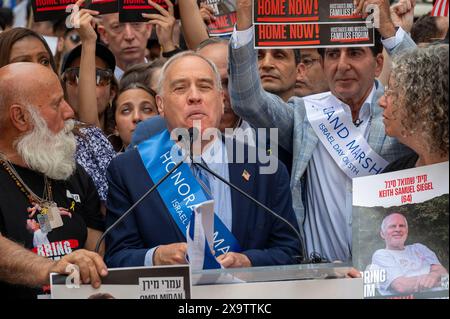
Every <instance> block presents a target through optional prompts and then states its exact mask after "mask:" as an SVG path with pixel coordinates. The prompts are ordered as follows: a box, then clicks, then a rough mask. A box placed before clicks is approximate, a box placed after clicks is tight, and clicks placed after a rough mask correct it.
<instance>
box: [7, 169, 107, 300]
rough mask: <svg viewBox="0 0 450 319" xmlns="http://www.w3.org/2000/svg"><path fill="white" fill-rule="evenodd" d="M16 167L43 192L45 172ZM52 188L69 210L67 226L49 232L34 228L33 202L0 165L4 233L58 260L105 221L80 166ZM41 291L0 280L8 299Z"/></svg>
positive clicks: (55, 197) (64, 216) (60, 204)
mask: <svg viewBox="0 0 450 319" xmlns="http://www.w3.org/2000/svg"><path fill="white" fill-rule="evenodd" d="M14 168H15V169H16V171H17V173H18V174H19V175H20V177H21V178H22V180H23V181H24V182H25V183H26V184H27V186H28V187H29V188H30V189H31V190H32V191H33V192H34V193H35V194H36V195H38V196H42V195H43V193H44V185H45V181H44V176H43V175H42V174H40V173H37V172H34V171H32V170H29V169H26V168H23V167H20V166H16V165H15V166H14ZM51 188H52V193H53V201H54V202H56V203H57V205H58V207H61V208H65V209H66V210H67V211H66V212H65V213H63V214H61V217H62V220H63V223H64V225H63V226H62V227H59V228H56V229H53V230H52V231H51V232H49V233H47V234H45V233H42V232H41V231H40V229H38V230H36V228H35V230H31V227H30V223H37V213H36V214H34V216H30V213H28V212H27V208H29V207H31V206H32V205H31V204H30V202H29V201H28V199H27V197H26V195H25V194H24V193H23V192H22V191H21V190H20V189H19V187H18V186H17V185H16V182H15V181H14V180H13V179H12V177H11V176H10V175H9V173H8V172H7V171H6V170H5V168H4V167H3V165H1V164H0V189H1V192H0V232H1V234H2V235H3V236H4V237H6V238H9V239H11V240H13V241H15V242H16V243H19V244H21V245H23V246H24V247H25V248H27V249H30V250H32V251H33V252H34V253H36V254H38V255H40V256H44V257H47V258H52V259H54V260H59V259H60V258H61V257H63V256H65V255H68V254H70V253H71V252H73V251H74V250H77V249H81V248H84V245H85V243H86V239H87V228H92V229H96V230H100V231H103V230H104V220H103V217H102V215H101V213H100V200H99V197H98V193H97V190H96V188H95V186H94V183H93V182H92V180H91V178H90V177H89V176H88V175H87V174H86V172H85V171H84V170H83V168H82V167H81V166H79V165H77V169H76V172H75V173H74V174H73V175H72V176H71V177H70V178H69V179H68V180H66V181H55V180H51ZM63 211H64V210H63ZM67 212H69V213H70V214H68V213H67ZM69 215H71V216H69ZM2 257H4V256H2ZM44 290H45V289H44ZM41 293H42V290H40V289H30V288H26V287H19V286H12V285H8V284H5V283H2V282H0V295H2V296H7V297H8V298H36V296H37V295H38V294H41Z"/></svg>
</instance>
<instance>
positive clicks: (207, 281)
mask: <svg viewBox="0 0 450 319" xmlns="http://www.w3.org/2000/svg"><path fill="white" fill-rule="evenodd" d="M351 267H352V265H351V264H350V263H340V264H301V265H287V266H268V267H250V268H229V269H211V270H201V271H192V273H191V279H192V284H193V285H211V284H230V283H242V282H247V283H252V282H268V281H292V280H309V279H337V278H345V276H346V274H347V273H348V272H349V270H350V268H351Z"/></svg>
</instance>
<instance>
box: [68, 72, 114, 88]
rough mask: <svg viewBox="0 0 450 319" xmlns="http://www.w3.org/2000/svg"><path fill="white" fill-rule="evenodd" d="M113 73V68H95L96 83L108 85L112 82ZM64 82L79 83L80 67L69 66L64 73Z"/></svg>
mask: <svg viewBox="0 0 450 319" xmlns="http://www.w3.org/2000/svg"><path fill="white" fill-rule="evenodd" d="M112 77H113V73H112V71H111V70H103V69H95V84H96V85H97V86H106V85H109V84H111V80H112ZM62 80H63V81H64V83H68V84H70V85H78V82H79V81H80V68H68V69H67V70H66V71H64V73H63V75H62Z"/></svg>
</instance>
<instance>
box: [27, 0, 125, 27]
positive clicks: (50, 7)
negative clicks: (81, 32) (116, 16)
mask: <svg viewBox="0 0 450 319" xmlns="http://www.w3.org/2000/svg"><path fill="white" fill-rule="evenodd" d="M77 1H78V0H32V1H31V6H32V8H33V16H34V21H36V22H40V21H52V20H57V19H61V18H64V17H66V16H68V15H69V14H70V13H71V12H72V11H73V9H72V7H73V5H74V4H75V3H76V2H77ZM84 7H85V4H84V3H83V4H82V5H81V9H83V8H84ZM89 9H92V10H96V11H99V12H100V14H107V13H114V12H117V11H118V4H117V0H92V2H91V4H90V5H89Z"/></svg>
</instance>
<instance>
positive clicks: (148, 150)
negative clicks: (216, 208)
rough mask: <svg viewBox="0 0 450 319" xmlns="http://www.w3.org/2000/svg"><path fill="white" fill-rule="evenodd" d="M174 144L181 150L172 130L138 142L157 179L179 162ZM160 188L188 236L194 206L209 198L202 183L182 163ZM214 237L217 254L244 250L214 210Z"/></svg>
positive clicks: (160, 192)
mask: <svg viewBox="0 0 450 319" xmlns="http://www.w3.org/2000/svg"><path fill="white" fill-rule="evenodd" d="M172 147H176V148H178V150H180V148H179V147H178V146H177V145H176V144H175V143H174V142H173V141H172V140H171V139H170V133H169V132H168V131H167V130H164V131H162V132H160V133H158V134H156V135H154V136H153V137H151V138H150V139H148V140H146V141H144V142H142V143H141V144H139V145H138V151H139V155H140V156H141V159H142V162H143V163H144V166H145V168H146V170H147V172H148V174H149V175H150V177H151V179H152V180H153V181H154V182H156V181H159V180H160V179H161V178H162V177H163V176H164V175H165V174H167V172H169V171H170V169H171V168H173V167H174V166H175V165H176V164H177V163H176V162H175V160H174V159H173V158H172V155H171V150H172ZM157 190H158V193H159V195H160V196H161V199H162V200H163V202H164V205H165V206H166V207H167V209H168V211H169V212H170V215H171V216H172V218H173V219H174V221H175V223H176V224H177V226H178V228H179V229H180V231H181V232H182V233H183V235H184V236H185V238H187V227H188V225H189V222H190V220H191V218H192V217H191V216H192V213H193V211H194V209H195V207H196V206H198V205H199V204H201V203H203V202H205V201H207V197H206V195H205V193H204V192H203V189H202V187H201V186H200V184H199V182H198V181H197V180H196V178H195V177H194V175H193V174H192V172H191V169H190V168H189V166H188V165H187V164H186V163H183V164H182V165H181V166H180V167H179V168H178V169H176V170H175V172H174V173H173V174H172V176H170V177H169V178H168V179H167V180H165V181H164V182H163V183H162V184H161V185H160V187H158V188H157ZM213 240H214V243H213V246H214V251H215V256H216V257H217V256H219V255H222V254H225V253H227V252H229V251H232V252H240V251H241V248H240V246H239V243H238V241H237V240H236V238H235V237H234V235H233V234H232V233H231V232H230V231H229V230H228V228H227V227H226V226H225V225H224V224H223V222H222V221H221V220H220V218H219V217H218V216H217V215H216V214H214V235H213ZM205 247H208V245H205ZM208 252H209V249H208ZM208 252H207V253H208ZM205 257H207V256H205Z"/></svg>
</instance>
